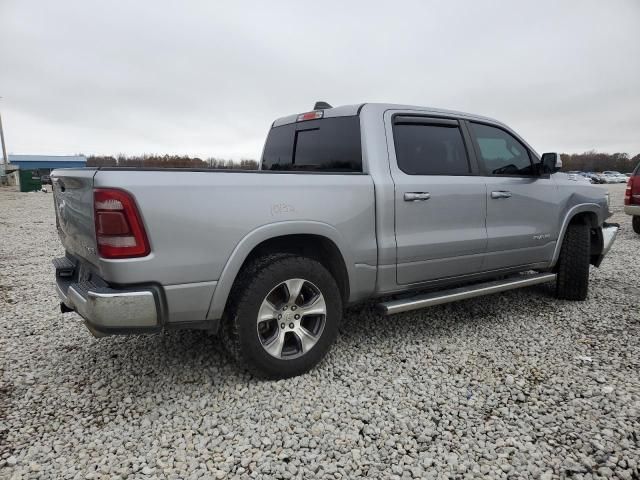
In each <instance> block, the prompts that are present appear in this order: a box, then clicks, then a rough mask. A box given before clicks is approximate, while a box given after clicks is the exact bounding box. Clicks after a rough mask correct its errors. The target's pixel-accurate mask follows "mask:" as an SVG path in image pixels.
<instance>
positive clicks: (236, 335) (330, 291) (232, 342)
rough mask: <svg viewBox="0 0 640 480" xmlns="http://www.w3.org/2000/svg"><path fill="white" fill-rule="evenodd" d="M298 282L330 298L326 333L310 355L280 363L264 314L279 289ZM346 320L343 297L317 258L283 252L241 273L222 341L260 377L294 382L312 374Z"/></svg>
mask: <svg viewBox="0 0 640 480" xmlns="http://www.w3.org/2000/svg"><path fill="white" fill-rule="evenodd" d="M298 278H300V279H304V280H306V281H308V282H311V283H312V284H313V286H315V287H317V289H318V290H319V291H320V293H321V294H322V296H323V297H324V302H325V304H326V315H324V317H323V318H324V323H323V328H322V330H321V332H320V333H319V334H318V336H317V341H316V343H315V344H314V345H313V346H312V347H311V348H310V349H309V350H308V351H307V352H304V353H300V354H299V355H300V356H297V357H295V358H287V359H282V358H276V357H274V356H272V355H271V354H269V353H268V352H267V351H266V349H265V347H263V344H262V343H261V339H260V337H259V335H258V326H257V325H258V321H257V319H258V312H259V310H260V307H261V305H262V304H263V301H264V300H265V299H266V298H267V297H268V296H269V295H270V292H272V291H273V289H274V288H276V287H277V286H278V285H280V284H281V283H282V282H285V281H287V280H289V279H298ZM341 320H342V298H341V296H340V290H339V289H338V285H337V283H336V281H335V279H334V278H333V276H332V275H331V274H330V273H329V271H328V270H327V269H326V268H325V267H324V266H322V265H321V264H320V263H319V262H317V261H316V260H313V259H311V258H307V257H301V256H296V255H293V254H290V253H277V254H273V255H269V256H265V257H261V258H259V259H257V260H255V261H253V262H252V263H251V264H250V265H248V266H246V267H245V268H244V269H243V271H242V272H241V273H240V275H239V277H238V280H237V281H236V282H235V284H234V287H233V291H232V292H231V296H230V298H229V303H228V304H227V308H226V310H225V315H224V319H223V324H222V339H223V343H224V345H225V347H226V349H227V350H228V352H229V353H230V354H231V356H232V357H233V358H234V359H235V360H236V361H237V362H238V363H239V364H240V365H242V366H244V367H246V368H247V369H248V370H249V371H250V372H251V373H253V374H254V375H257V376H260V377H265V378H272V379H277V378H288V377H293V376H296V375H301V374H303V373H305V372H307V371H309V370H310V369H311V368H313V367H314V366H315V365H317V364H318V363H319V362H320V361H321V360H322V359H323V358H324V356H325V354H326V353H327V351H328V350H329V348H330V347H331V345H332V344H333V342H334V340H335V338H336V336H337V334H338V326H339V324H340V322H341ZM276 324H279V321H277V322H276ZM296 338H297V337H296Z"/></svg>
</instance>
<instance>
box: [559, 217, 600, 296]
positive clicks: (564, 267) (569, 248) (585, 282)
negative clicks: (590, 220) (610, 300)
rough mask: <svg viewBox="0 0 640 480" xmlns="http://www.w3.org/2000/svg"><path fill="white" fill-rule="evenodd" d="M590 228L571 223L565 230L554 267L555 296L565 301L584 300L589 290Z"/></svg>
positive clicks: (581, 224)
mask: <svg viewBox="0 0 640 480" xmlns="http://www.w3.org/2000/svg"><path fill="white" fill-rule="evenodd" d="M589 236H590V228H589V226H588V225H585V224H583V223H573V224H570V225H569V227H568V228H567V231H566V233H565V235H564V240H563V242H562V247H561V249H560V257H559V258H558V263H557V265H556V273H557V274H558V278H557V280H556V296H557V297H558V298H562V299H565V300H584V299H586V298H587V292H588V290H589V263H590V262H589V256H590V254H591V250H590V249H591V241H590V238H589Z"/></svg>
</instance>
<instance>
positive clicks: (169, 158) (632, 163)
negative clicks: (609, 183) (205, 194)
mask: <svg viewBox="0 0 640 480" xmlns="http://www.w3.org/2000/svg"><path fill="white" fill-rule="evenodd" d="M561 157H562V170H563V171H565V172H566V171H570V170H581V171H583V172H602V171H605V170H615V171H618V172H623V173H627V172H631V171H633V169H634V168H635V167H636V165H638V163H640V153H639V154H637V155H636V156H634V157H631V156H629V154H628V153H602V152H597V151H595V150H591V151H588V152H584V153H572V154H567V153H563V154H561ZM87 167H134V168H145V167H147V168H216V169H242V170H256V169H257V168H258V162H256V161H255V160H251V159H243V160H240V161H234V160H230V159H224V158H216V157H208V158H205V159H202V158H198V157H189V156H188V155H141V156H131V155H117V156H99V155H91V156H89V157H87Z"/></svg>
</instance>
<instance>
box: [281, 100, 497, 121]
mask: <svg viewBox="0 0 640 480" xmlns="http://www.w3.org/2000/svg"><path fill="white" fill-rule="evenodd" d="M363 109H366V110H367V111H369V110H371V111H374V112H379V113H380V114H381V115H383V114H384V112H385V111H387V110H409V111H415V112H416V113H422V114H427V115H447V116H455V117H459V118H465V119H467V120H480V121H485V122H490V123H495V124H498V125H504V124H503V123H502V122H499V121H498V120H495V119H493V118H490V117H485V116H482V115H475V114H472V113H465V112H458V111H455V110H446V109H443V108H434V107H420V106H417V105H402V104H395V103H358V104H354V105H342V106H339V107H332V108H326V109H323V112H324V115H323V118H331V117H350V116H354V115H359V114H360V112H361V111H362V110H363ZM310 111H313V110H310ZM300 113H302V112H300ZM300 113H294V114H292V115H287V116H286V117H281V118H278V119H277V120H275V121H274V122H273V124H272V127H279V126H281V125H288V124H290V123H295V122H296V121H297V119H298V115H300Z"/></svg>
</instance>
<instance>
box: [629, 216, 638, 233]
mask: <svg viewBox="0 0 640 480" xmlns="http://www.w3.org/2000/svg"><path fill="white" fill-rule="evenodd" d="M631 225H633V231H634V232H636V233H640V215H634V216H633V217H632V220H631Z"/></svg>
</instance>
